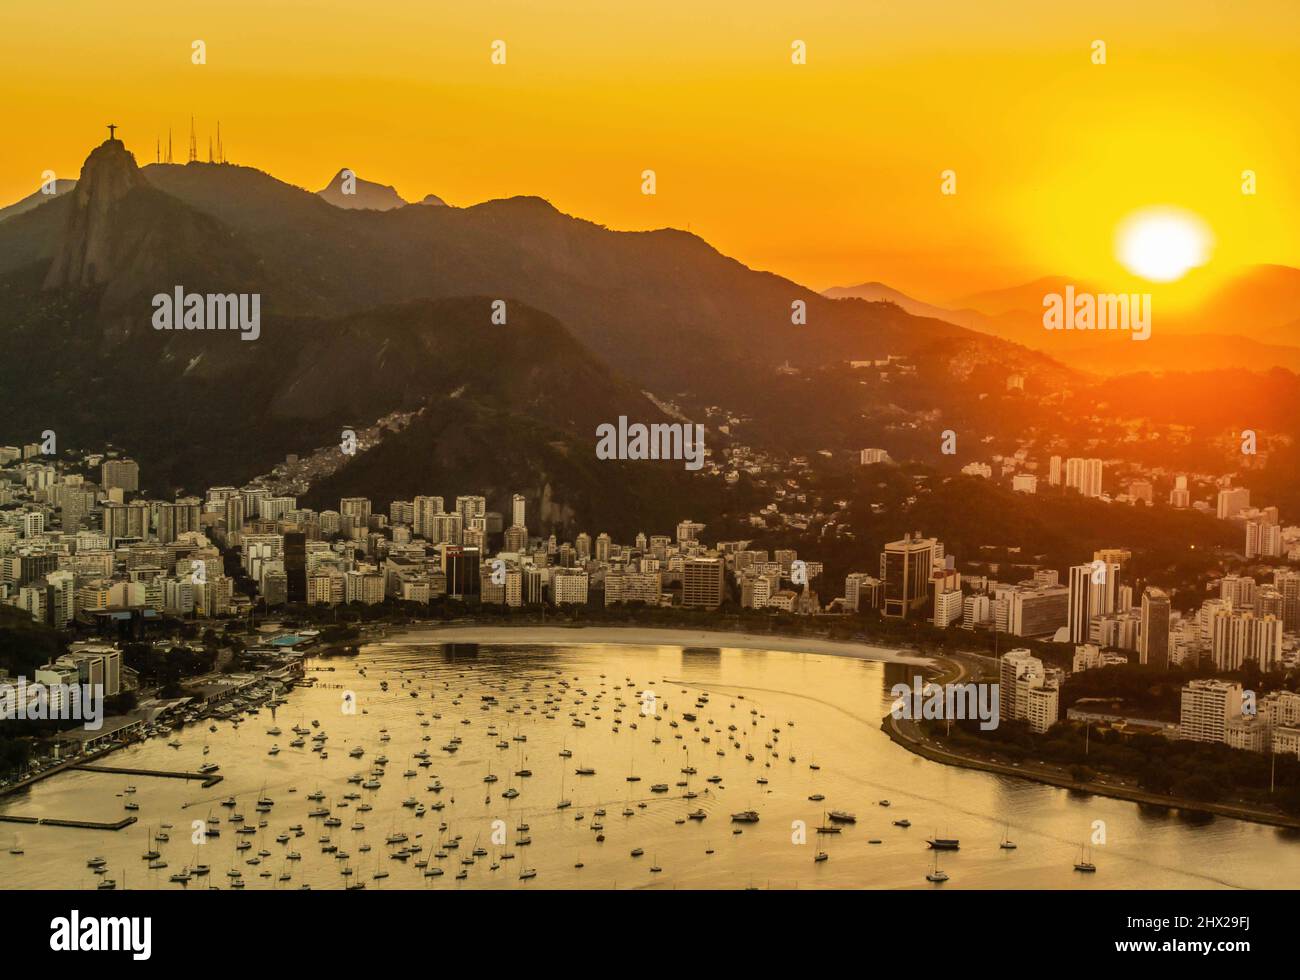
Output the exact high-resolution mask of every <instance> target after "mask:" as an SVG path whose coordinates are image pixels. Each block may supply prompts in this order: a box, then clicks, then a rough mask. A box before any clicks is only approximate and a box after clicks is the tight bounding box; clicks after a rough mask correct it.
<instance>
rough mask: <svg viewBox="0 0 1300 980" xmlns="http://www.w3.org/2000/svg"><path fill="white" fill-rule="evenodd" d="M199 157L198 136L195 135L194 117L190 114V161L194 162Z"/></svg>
mask: <svg viewBox="0 0 1300 980" xmlns="http://www.w3.org/2000/svg"><path fill="white" fill-rule="evenodd" d="M198 158H199V143H198V138H197V137H196V136H195V135H194V117H193V116H190V160H189V162H190V163H194V162H195V161H196V160H198Z"/></svg>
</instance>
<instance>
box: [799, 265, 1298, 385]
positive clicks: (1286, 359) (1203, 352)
mask: <svg viewBox="0 0 1300 980" xmlns="http://www.w3.org/2000/svg"><path fill="white" fill-rule="evenodd" d="M1066 287H1073V288H1074V290H1075V293H1076V294H1078V293H1081V292H1092V293H1097V292H1106V291H1107V290H1106V289H1104V288H1103V287H1100V286H1097V285H1096V284H1094V283H1089V282H1087V281H1085V280H1081V279H1073V278H1070V277H1068V276H1044V277H1042V278H1039V279H1036V280H1033V281H1032V282H1028V283H1023V284H1020V285H1017V286H1012V287H1009V288H1005V289H994V290H987V291H985V292H981V293H975V294H971V295H968V296H963V297H960V298H958V299H956V300H954V301H953V307H954V308H952V309H949V308H945V307H942V306H937V305H934V304H931V303H927V302H924V301H921V300H917V299H914V298H913V297H911V296H908V295H906V294H905V293H902V292H900V291H899V290H897V289H894V288H892V287H890V286H888V285H886V284H885V283H881V282H865V283H861V284H860V285H857V286H847V287H844V286H841V287H834V288H831V289H827V290H825V292H824V295H826V296H831V297H846V296H851V297H859V298H863V299H868V300H875V301H884V302H890V303H894V304H896V305H897V306H899V307H900V308H902V309H904V310H906V311H907V312H909V313H911V314H913V315H915V316H928V317H934V318H935V319H939V320H944V321H946V322H948V323H956V324H959V325H961V326H963V327H967V328H969V329H971V330H978V331H980V332H981V333H985V334H989V335H992V336H995V337H1001V338H1003V339H1006V340H1010V341H1013V342H1015V343H1019V344H1023V345H1025V346H1026V347H1030V348H1033V349H1035V350H1040V351H1042V352H1044V353H1046V354H1049V355H1050V356H1052V357H1054V358H1056V359H1058V360H1061V361H1064V362H1066V363H1069V364H1071V365H1073V366H1076V367H1078V368H1081V369H1083V370H1088V371H1096V372H1100V373H1105V374H1123V373H1130V372H1136V371H1195V370H1205V369H1207V368H1210V367H1215V368H1232V367H1241V368H1246V369H1250V370H1259V369H1261V368H1266V367H1270V366H1277V367H1283V368H1286V369H1287V370H1290V371H1296V372H1300V316H1297V311H1300V269H1292V268H1290V267H1288V266H1252V267H1249V268H1247V269H1245V270H1243V271H1242V272H1241V273H1240V274H1239V275H1238V276H1236V277H1234V278H1232V279H1230V280H1228V281H1227V282H1226V283H1224V284H1223V285H1222V286H1221V287H1220V288H1219V289H1218V290H1216V291H1215V292H1214V293H1212V294H1211V296H1210V297H1209V299H1207V300H1206V301H1205V302H1204V303H1202V304H1201V305H1200V306H1199V307H1198V308H1197V309H1196V310H1194V311H1192V312H1190V313H1180V314H1176V315H1173V316H1165V315H1163V314H1162V313H1161V309H1160V305H1159V302H1158V296H1157V301H1156V307H1155V321H1154V324H1153V330H1152V335H1151V337H1150V338H1149V339H1148V340H1146V341H1142V342H1140V343H1136V344H1135V343H1134V342H1133V341H1132V339H1131V338H1130V337H1129V336H1127V335H1125V334H1122V333H1112V332H1102V331H1096V332H1087V331H1085V332H1070V331H1067V332H1056V331H1047V330H1046V329H1045V328H1044V327H1043V321H1042V316H1043V298H1044V296H1046V295H1047V294H1049V293H1059V294H1064V292H1065V290H1066Z"/></svg>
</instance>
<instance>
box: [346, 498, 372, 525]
mask: <svg viewBox="0 0 1300 980" xmlns="http://www.w3.org/2000/svg"><path fill="white" fill-rule="evenodd" d="M339 513H340V514H342V515H343V516H344V517H355V518H356V520H357V524H358V525H359V526H361V527H365V526H366V525H367V524H368V523H369V521H370V498H368V497H344V498H343V499H342V500H340V501H339Z"/></svg>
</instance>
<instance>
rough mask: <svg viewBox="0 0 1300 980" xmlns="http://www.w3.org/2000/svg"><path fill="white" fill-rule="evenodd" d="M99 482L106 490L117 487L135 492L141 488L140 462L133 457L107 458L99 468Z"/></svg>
mask: <svg viewBox="0 0 1300 980" xmlns="http://www.w3.org/2000/svg"><path fill="white" fill-rule="evenodd" d="M99 482H100V485H101V486H103V488H104V489H105V490H112V489H114V488H115V487H116V488H118V489H121V490H125V491H128V492H130V493H134V492H135V491H137V490H139V489H140V464H139V463H137V462H136V461H135V460H133V459H106V460H104V463H103V465H101V466H100V468H99Z"/></svg>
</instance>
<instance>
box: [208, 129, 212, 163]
mask: <svg viewBox="0 0 1300 980" xmlns="http://www.w3.org/2000/svg"><path fill="white" fill-rule="evenodd" d="M211 162H212V137H211V136H209V137H208V163H211Z"/></svg>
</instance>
